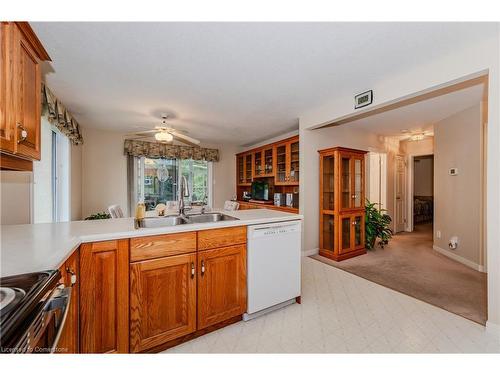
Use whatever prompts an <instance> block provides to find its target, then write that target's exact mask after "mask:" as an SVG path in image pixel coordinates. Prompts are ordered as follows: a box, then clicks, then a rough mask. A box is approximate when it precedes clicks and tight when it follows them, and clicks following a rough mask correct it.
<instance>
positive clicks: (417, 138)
mask: <svg viewBox="0 0 500 375" xmlns="http://www.w3.org/2000/svg"><path fill="white" fill-rule="evenodd" d="M424 138H425V134H424V133H418V134H413V135H412V136H411V137H410V139H411V140H412V141H421V140H422V139H424Z"/></svg>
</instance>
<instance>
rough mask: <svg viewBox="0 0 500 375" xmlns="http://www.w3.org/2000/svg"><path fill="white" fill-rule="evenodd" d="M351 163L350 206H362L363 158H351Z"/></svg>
mask: <svg viewBox="0 0 500 375" xmlns="http://www.w3.org/2000/svg"><path fill="white" fill-rule="evenodd" d="M352 161H353V163H352V165H353V172H352V175H353V176H354V180H353V185H354V186H353V192H352V207H355V208H362V207H363V204H364V202H363V201H362V199H363V191H362V189H363V171H362V169H363V160H362V159H358V158H353V159H352Z"/></svg>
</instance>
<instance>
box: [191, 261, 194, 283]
mask: <svg viewBox="0 0 500 375" xmlns="http://www.w3.org/2000/svg"><path fill="white" fill-rule="evenodd" d="M191 278H192V279H194V262H191Z"/></svg>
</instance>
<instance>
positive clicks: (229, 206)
mask: <svg viewBox="0 0 500 375" xmlns="http://www.w3.org/2000/svg"><path fill="white" fill-rule="evenodd" d="M239 208H240V204H239V203H238V202H235V201H225V202H224V211H238V209H239Z"/></svg>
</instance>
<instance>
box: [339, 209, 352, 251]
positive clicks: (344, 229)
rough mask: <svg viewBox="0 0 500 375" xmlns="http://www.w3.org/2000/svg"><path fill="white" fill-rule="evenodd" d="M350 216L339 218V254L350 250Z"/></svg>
mask: <svg viewBox="0 0 500 375" xmlns="http://www.w3.org/2000/svg"><path fill="white" fill-rule="evenodd" d="M351 225H352V224H351V216H350V215H349V216H341V218H340V244H339V246H340V252H341V253H345V252H347V251H349V250H351Z"/></svg>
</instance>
